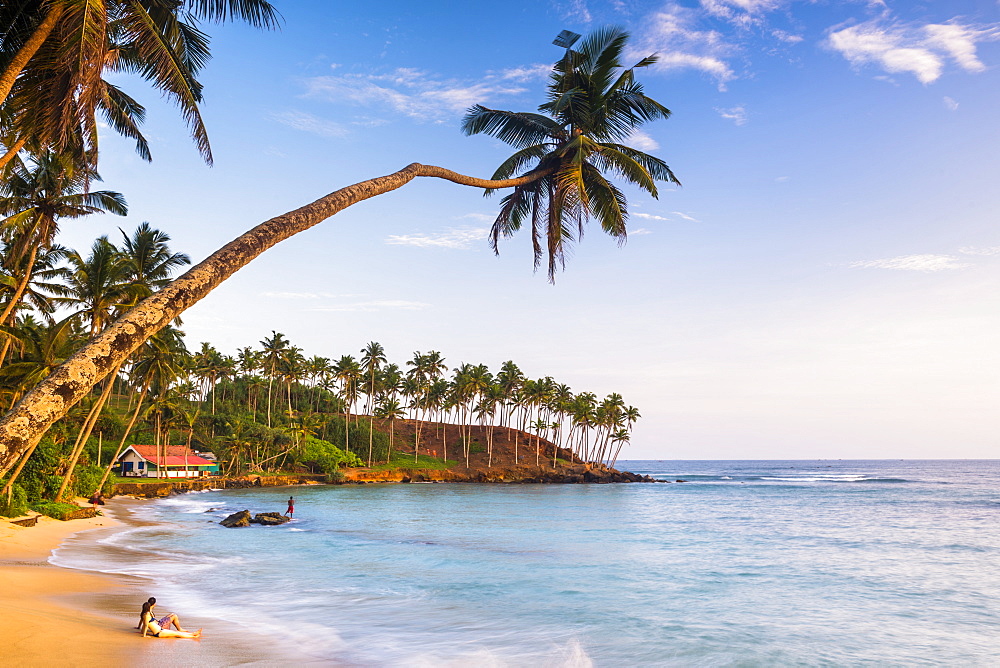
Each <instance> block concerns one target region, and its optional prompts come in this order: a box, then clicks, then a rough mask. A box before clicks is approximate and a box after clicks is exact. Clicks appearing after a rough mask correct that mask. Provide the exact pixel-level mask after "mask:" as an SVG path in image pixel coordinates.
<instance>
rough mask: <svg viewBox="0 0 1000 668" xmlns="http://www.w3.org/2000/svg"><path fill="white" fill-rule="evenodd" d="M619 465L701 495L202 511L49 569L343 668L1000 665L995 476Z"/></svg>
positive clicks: (247, 493) (163, 511)
mask: <svg viewBox="0 0 1000 668" xmlns="http://www.w3.org/2000/svg"><path fill="white" fill-rule="evenodd" d="M623 467H624V468H627V469H629V470H632V471H635V472H638V473H646V474H650V475H652V476H654V477H656V478H659V479H664V480H677V479H683V480H687V481H688V482H686V483H682V484H678V483H673V484H656V485H651V484H629V485H468V484H466V485H462V484H410V485H366V486H336V487H331V486H310V487H295V488H279V489H263V490H229V491H224V492H223V491H220V492H205V493H200V494H188V495H183V496H178V497H173V498H170V499H165V500H162V501H155V502H150V503H147V504H143V505H142V506H141V507H140V509H139V510H138V511H137V513H138V514H139V516H140V517H142V518H143V519H147V520H150V521H154V522H157V523H159V524H156V525H153V526H146V527H139V528H134V529H131V530H127V531H125V532H120V533H118V534H115V535H114V536H112V537H110V538H108V539H105V540H104V541H103V544H102V545H100V546H93V545H88V543H87V541H85V540H80V541H75V542H71V543H69V544H68V545H67V546H66V547H64V548H63V549H61V550H59V551H58V552H57V554H56V555H55V557H53V560H54V561H55V562H56V563H59V564H61V565H69V566H74V567H78V568H91V569H95V570H102V571H111V572H125V573H129V574H133V575H140V576H145V577H149V578H152V579H153V580H154V581H155V583H152V584H151V593H152V594H153V595H155V596H157V598H159V599H160V600H161V601H162V602H164V603H165V604H166V606H167V607H168V608H170V609H173V610H177V611H184V610H197V611H198V613H199V614H201V615H212V616H217V617H220V618H225V619H228V620H232V621H234V622H236V623H239V624H242V625H244V626H246V627H248V629H249V630H251V631H253V632H255V633H261V634H274V635H275V636H281V637H282V638H285V639H290V640H291V641H292V642H293V643H294V644H295V645H297V646H298V647H299V648H300V649H302V650H303V651H305V652H307V653H308V654H309V655H310V656H313V657H316V659H317V660H318V661H320V662H323V663H331V664H337V665H358V666H374V665H380V666H381V665H398V666H403V665H405V666H441V665H454V666H466V665H477V666H480V665H485V666H492V665H495V666H589V665H596V666H633V665H665V666H772V665H782V666H787V665H803V666H841V665H866V664H870V665H907V666H912V665H931V664H942V663H943V664H948V665H982V666H988V665H998V664H1000V568H998V564H1000V528H998V520H1000V486H998V483H1000V461H996V460H991V461H853V462H850V461H820V462H816V461H809V462H806V461H798V462H795V461H788V462H777V461H757V462H725V461H706V462H689V461H685V462H674V461H662V462H661V461H655V462H654V461H634V462H626V463H624V466H623ZM289 492H291V493H292V494H294V495H295V497H296V519H295V520H294V521H293V522H292V523H290V524H286V525H283V526H280V527H258V526H254V527H251V528H247V529H225V528H223V527H221V526H219V525H218V521H219V520H220V519H221V518H223V517H225V516H226V515H227V514H229V513H231V512H235V511H238V510H243V509H244V508H248V509H250V511H251V512H264V511H283V510H284V501H285V499H287V497H288V494H289Z"/></svg>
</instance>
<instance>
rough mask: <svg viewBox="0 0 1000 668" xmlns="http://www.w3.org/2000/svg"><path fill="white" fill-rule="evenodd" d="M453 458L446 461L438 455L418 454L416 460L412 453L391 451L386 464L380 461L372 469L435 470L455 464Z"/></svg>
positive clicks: (441, 469)
mask: <svg viewBox="0 0 1000 668" xmlns="http://www.w3.org/2000/svg"><path fill="white" fill-rule="evenodd" d="M457 463H458V462H456V461H455V460H453V459H449V460H447V461H445V460H443V459H440V458H439V457H431V456H430V455H419V456H418V457H417V461H416V462H414V461H413V455H408V454H406V453H405V452H394V453H392V459H391V460H390V461H389V463H388V464H386V463H384V462H383V463H382V464H378V465H376V466H373V467H372V470H373V471H392V470H394V469H432V470H435V471H443V470H445V469H448V468H451V467H452V466H454V465H455V464H457Z"/></svg>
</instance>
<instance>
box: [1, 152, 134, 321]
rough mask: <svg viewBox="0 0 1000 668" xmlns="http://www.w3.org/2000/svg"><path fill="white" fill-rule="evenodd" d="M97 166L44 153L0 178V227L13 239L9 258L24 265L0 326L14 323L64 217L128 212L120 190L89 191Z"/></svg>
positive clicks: (6, 236)
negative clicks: (37, 262)
mask: <svg viewBox="0 0 1000 668" xmlns="http://www.w3.org/2000/svg"><path fill="white" fill-rule="evenodd" d="M99 179H100V177H99V175H98V174H97V172H96V171H94V170H92V169H89V168H87V167H81V166H79V165H77V164H74V162H73V161H72V160H71V159H70V158H68V157H67V156H64V155H57V154H55V153H43V154H42V155H40V156H38V157H36V158H34V159H33V160H32V161H31V162H30V163H27V164H25V163H18V164H17V165H16V166H15V168H14V169H13V170H11V172H10V173H9V174H8V176H7V177H6V178H4V179H2V180H0V215H2V216H4V219H3V220H2V221H0V232H2V234H3V236H4V238H5V240H6V241H7V242H8V248H7V250H8V252H9V253H10V256H9V257H10V258H11V259H12V260H13V261H14V262H17V263H18V264H19V265H20V267H21V268H22V272H23V273H22V275H21V276H20V281H19V283H18V284H17V287H16V288H15V289H14V291H13V294H11V296H10V299H9V300H8V301H7V305H6V307H5V308H4V310H3V313H2V314H0V325H5V324H7V322H9V320H10V318H11V314H12V313H13V312H14V310H15V309H16V308H17V307H18V306H19V305H20V303H21V300H22V297H23V296H24V292H25V290H26V289H27V287H28V284H29V283H30V282H31V278H32V275H33V272H34V269H35V258H36V257H37V256H38V253H40V252H41V253H44V252H46V251H48V250H49V249H51V248H52V242H53V240H54V239H55V237H56V234H57V233H58V232H59V221H60V220H61V219H64V218H80V217H82V216H87V215H90V214H92V213H105V212H108V213H114V214H117V215H119V216H124V215H126V214H127V213H128V207H127V206H126V204H125V199H124V198H123V197H122V195H121V194H120V193H116V192H112V191H108V190H101V191H98V192H88V188H89V184H90V182H91V181H95V180H99Z"/></svg>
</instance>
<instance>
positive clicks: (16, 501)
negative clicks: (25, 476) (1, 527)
mask: <svg viewBox="0 0 1000 668" xmlns="http://www.w3.org/2000/svg"><path fill="white" fill-rule="evenodd" d="M26 512H28V495H27V493H25V491H24V488H23V487H21V486H20V485H17V484H15V485H14V487H13V488H11V496H10V501H9V502H8V500H7V496H6V495H3V496H0V515H3V516H4V517H19V516H21V515H24V514H25V513H26Z"/></svg>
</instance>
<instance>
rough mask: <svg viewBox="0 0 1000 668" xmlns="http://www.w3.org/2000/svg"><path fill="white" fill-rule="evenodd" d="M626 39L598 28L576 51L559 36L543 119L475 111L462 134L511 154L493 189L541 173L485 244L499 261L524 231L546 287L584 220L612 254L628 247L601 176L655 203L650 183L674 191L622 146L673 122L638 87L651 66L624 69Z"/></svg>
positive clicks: (516, 196)
mask: <svg viewBox="0 0 1000 668" xmlns="http://www.w3.org/2000/svg"><path fill="white" fill-rule="evenodd" d="M628 37H629V35H628V33H627V32H625V31H624V30H622V29H621V28H616V27H609V28H602V29H599V30H596V31H594V32H593V33H591V34H590V35H588V36H587V37H586V38H585V39H584V40H583V42H581V43H580V46H579V48H578V49H573V48H572V47H573V46H574V45H575V43H576V41H577V40H578V39H579V38H580V35H577V34H575V33H571V32H569V31H563V33H562V34H561V35H560V36H559V37H558V38H557V39H556V44H558V45H561V46H565V47H566V54H565V55H564V56H563V58H562V59H561V60H559V62H557V63H556V64H555V67H554V68H553V72H552V75H551V78H550V81H549V85H548V98H549V99H548V102H546V103H545V104H542V105H541V106H539V107H538V110H539V111H540V112H542V113H523V112H511V111H500V110H496V109H488V108H486V107H483V106H481V105H476V106H474V107H472V109H470V110H469V113H468V114H467V115H466V117H465V120H464V121H463V124H462V129H463V130H464V131H465V133H466V134H478V133H485V134H488V135H491V136H493V137H496V138H497V139H500V140H501V141H504V142H506V143H508V144H510V145H511V146H513V147H514V148H516V149H517V152H516V153H514V155H512V156H511V157H510V158H508V159H507V160H506V161H504V163H503V164H501V165H500V167H498V168H497V170H496V172H495V173H494V174H493V178H494V179H498V180H502V179H507V178H510V177H511V176H513V175H515V174H517V173H518V172H521V171H522V170H524V169H525V167H529V168H530V169H529V171H528V173H539V172H542V173H544V176H542V177H541V178H539V179H536V180H533V181H530V182H528V183H525V184H522V185H519V186H516V187H515V188H514V192H512V193H511V194H509V195H507V196H506V197H504V198H503V200H502V201H501V207H500V214H499V215H498V216H497V218H496V220H495V221H494V223H493V227H492V230H491V232H490V243H491V246H492V247H493V250H494V251H495V252H499V240H500V237H510V236H512V235H513V234H514V233H515V232H517V231H518V230H519V229H521V227H522V225H523V224H525V223H526V222H529V223H530V226H531V240H532V246H533V249H534V254H535V268H536V269H537V268H538V266H539V265H540V263H541V261H542V257H543V255H546V256H547V263H548V276H549V280H550V281H555V274H556V270H557V269H558V268H559V267H562V266H564V264H565V257H566V252H567V251H568V249H569V248H570V245H571V244H572V243H573V242H574V241H576V240H578V239H580V238H581V237H582V236H583V231H584V223H586V221H587V220H588V218H590V217H591V216H593V217H594V218H596V219H597V221H598V222H599V223H600V225H601V229H603V230H604V231H605V232H606V233H607V234H609V235H611V236H612V237H614V238H615V239H617V240H618V242H619V244H622V243H624V242H625V239H626V237H627V232H626V221H627V219H628V209H627V202H626V199H625V195H624V193H623V192H622V191H621V190H620V189H619V188H618V187H617V186H615V185H614V184H613V183H611V182H610V181H609V180H608V179H607V177H606V176H605V173H606V172H612V173H614V174H616V175H617V176H619V177H621V178H623V179H624V180H626V181H628V182H629V183H631V184H633V185H635V186H637V187H639V188H640V189H642V190H644V191H646V192H647V193H649V194H650V195H652V196H653V197H654V198H655V197H657V194H658V193H657V188H656V182H657V181H667V182H671V183H678V184H679V183H680V182H679V181H678V180H677V178H676V177H675V176H674V173H673V172H672V171H671V170H670V168H669V167H668V166H667V164H666V163H665V162H663V161H662V160H660V159H659V158H656V157H653V156H651V155H649V154H647V153H643V152H642V151H639V150H636V149H634V148H631V147H629V146H627V145H625V144H624V143H623V142H626V141H628V139H629V137H630V135H632V133H633V132H635V130H637V129H638V128H639V126H641V125H642V124H643V123H646V122H649V121H652V120H656V119H658V118H668V117H669V116H670V110H669V109H667V108H666V107H664V106H663V105H662V104H660V103H659V102H657V101H656V100H653V99H652V98H650V97H648V96H647V95H646V94H645V93H644V92H643V87H642V84H640V83H639V82H638V81H636V79H635V70H636V69H639V68H643V67H648V66H649V65H652V64H653V63H655V62H656V60H657V58H656V56H655V55H653V56H647V57H645V58H643V59H642V60H640V61H639V62H638V63H636V64H635V65H633V66H632V67H630V68H628V69H623V67H622V65H621V58H622V52H623V51H624V49H625V46H626V44H627V42H628ZM487 192H492V190H489V191H487ZM543 247H544V250H543Z"/></svg>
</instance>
